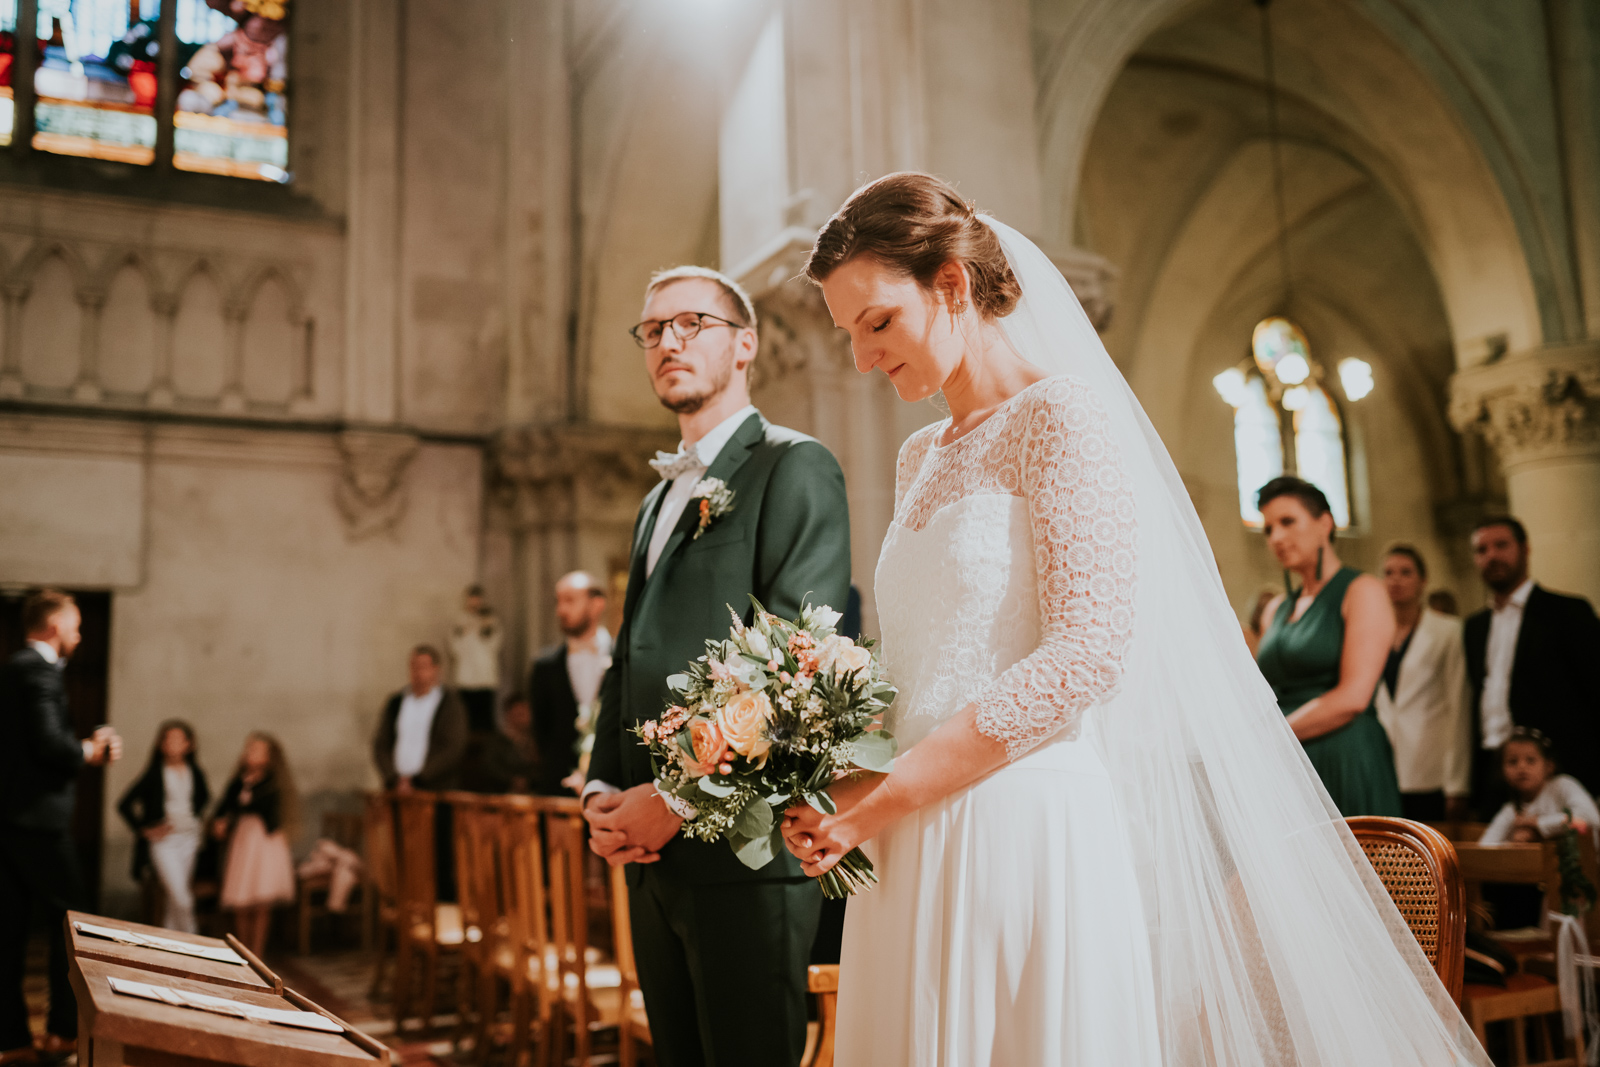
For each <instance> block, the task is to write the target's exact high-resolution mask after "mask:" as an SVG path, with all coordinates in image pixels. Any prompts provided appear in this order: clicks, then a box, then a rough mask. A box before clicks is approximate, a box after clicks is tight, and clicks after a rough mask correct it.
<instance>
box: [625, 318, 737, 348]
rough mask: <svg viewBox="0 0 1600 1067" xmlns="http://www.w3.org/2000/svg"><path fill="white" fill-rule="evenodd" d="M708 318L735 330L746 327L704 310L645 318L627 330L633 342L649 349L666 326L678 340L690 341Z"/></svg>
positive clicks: (714, 322)
mask: <svg viewBox="0 0 1600 1067" xmlns="http://www.w3.org/2000/svg"><path fill="white" fill-rule="evenodd" d="M707 319H710V320H711V321H710V323H709V325H711V326H731V327H733V328H734V329H735V330H744V329H748V327H747V326H745V324H744V323H742V322H734V321H732V320H731V319H725V318H723V317H722V316H720V315H713V314H711V313H710V312H706V311H682V312H679V313H678V314H676V315H674V316H672V318H670V319H645V320H644V321H643V322H641V323H639V325H637V326H635V327H633V328H632V329H630V330H629V331H628V333H629V334H630V335H632V337H633V342H634V344H636V345H638V346H639V347H640V348H643V349H646V350H649V349H652V348H654V347H655V346H656V345H659V344H660V343H661V338H662V337H663V336H664V335H665V333H666V329H667V327H668V326H671V327H672V332H673V333H675V334H677V335H678V340H680V341H692V340H694V339H695V338H696V337H699V336H700V331H701V330H703V329H705V328H706V326H707V325H708V323H707V322H706V320H707Z"/></svg>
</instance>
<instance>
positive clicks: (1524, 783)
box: [1478, 726, 1600, 845]
mask: <svg viewBox="0 0 1600 1067" xmlns="http://www.w3.org/2000/svg"><path fill="white" fill-rule="evenodd" d="M1500 772H1501V774H1502V775H1503V776H1504V777H1505V780H1506V785H1507V787H1509V788H1510V790H1511V794H1512V799H1511V800H1508V801H1506V803H1505V806H1503V807H1502V808H1501V809H1500V811H1499V812H1498V813H1496V815H1495V817H1494V819H1493V820H1492V821H1491V822H1490V823H1489V828H1488V829H1487V830H1485V831H1484V832H1483V836H1482V837H1480V838H1478V843H1479V844H1480V845H1503V844H1505V843H1507V842H1508V841H1542V840H1544V839H1545V838H1547V837H1556V836H1558V835H1560V834H1561V833H1563V832H1565V831H1566V829H1567V828H1568V827H1571V828H1572V829H1574V830H1576V831H1578V833H1580V834H1588V835H1590V836H1591V837H1595V836H1596V835H1597V832H1600V808H1596V806H1595V802H1594V797H1592V796H1590V795H1589V791H1588V790H1587V789H1585V788H1584V787H1583V783H1582V782H1580V781H1578V780H1577V779H1576V778H1574V777H1572V775H1570V774H1557V773H1556V761H1555V756H1554V755H1553V754H1552V752H1551V745H1550V739H1549V738H1547V737H1545V735H1544V734H1542V733H1540V732H1539V731H1538V730H1533V729H1529V728H1528V727H1526V726H1518V727H1515V728H1514V729H1512V731H1511V740H1509V741H1507V742H1506V743H1505V744H1503V745H1501V746H1500ZM1595 843H1596V844H1597V845H1600V839H1597V840H1596V842H1595Z"/></svg>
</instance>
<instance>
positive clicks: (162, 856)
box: [117, 719, 211, 934]
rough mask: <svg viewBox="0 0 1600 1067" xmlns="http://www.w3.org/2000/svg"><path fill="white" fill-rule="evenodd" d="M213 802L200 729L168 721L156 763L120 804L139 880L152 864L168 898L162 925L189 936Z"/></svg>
mask: <svg viewBox="0 0 1600 1067" xmlns="http://www.w3.org/2000/svg"><path fill="white" fill-rule="evenodd" d="M209 803H211V790H210V788H209V786H208V785H207V784H206V774H205V772H204V771H202V770H201V769H200V764H199V763H198V762H196V757H195V742H194V727H192V726H190V725H189V724H188V723H186V722H184V721H183V720H182V719H168V720H167V721H166V722H164V723H162V724H161V726H160V728H159V729H157V730H156V743H155V746H154V747H153V748H152V749H151V751H150V762H149V763H148V764H147V765H146V766H145V769H144V773H143V774H142V775H140V776H139V779H138V781H136V782H134V783H133V784H132V785H130V786H129V787H128V791H127V792H126V793H124V794H122V799H121V800H120V801H118V803H117V812H118V813H119V814H120V815H121V816H122V819H123V821H124V822H126V823H127V824H128V828H129V829H130V830H132V831H133V837H134V844H133V880H134V881H135V882H138V881H141V880H143V878H144V876H145V873H146V872H147V871H149V870H150V869H151V868H152V867H153V868H154V869H155V873H156V878H157V879H158V880H159V881H160V882H161V892H162V896H163V898H164V905H163V912H162V918H161V925H162V926H165V927H166V928H167V929H169V930H181V931H183V932H184V933H186V934H192V933H195V932H196V931H197V927H196V925H195V918H194V884H193V883H194V861H195V857H196V856H197V855H199V852H200V837H201V833H200V829H201V827H200V816H201V815H203V814H204V813H205V810H206V805H207V804H209Z"/></svg>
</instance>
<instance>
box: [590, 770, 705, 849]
mask: <svg viewBox="0 0 1600 1067" xmlns="http://www.w3.org/2000/svg"><path fill="white" fill-rule="evenodd" d="M583 817H584V819H585V820H586V821H587V822H588V823H589V831H590V832H589V847H590V848H591V849H593V850H594V852H595V854H596V855H598V856H600V857H601V858H602V859H604V860H605V861H606V862H607V863H609V864H611V866H613V867H617V866H620V865H622V864H624V863H654V862H656V861H657V860H659V859H660V858H661V849H662V847H663V846H665V845H666V843H667V842H668V841H671V840H672V839H673V837H675V836H676V835H677V833H678V828H679V827H680V826H682V825H683V818H682V816H679V815H675V814H674V813H673V812H672V811H670V810H669V809H668V808H667V805H666V803H665V802H664V801H663V800H662V799H661V795H660V793H659V791H658V790H657V789H656V787H655V784H654V783H653V782H647V783H645V784H643V785H636V786H634V787H633V788H632V789H624V790H622V791H621V792H617V793H592V794H590V795H589V796H587V797H585V798H584V805H583Z"/></svg>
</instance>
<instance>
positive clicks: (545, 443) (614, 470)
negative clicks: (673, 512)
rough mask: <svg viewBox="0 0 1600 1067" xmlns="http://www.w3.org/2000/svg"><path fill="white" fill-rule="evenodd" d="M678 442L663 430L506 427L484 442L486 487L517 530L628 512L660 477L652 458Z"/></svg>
mask: <svg viewBox="0 0 1600 1067" xmlns="http://www.w3.org/2000/svg"><path fill="white" fill-rule="evenodd" d="M677 443H678V442H677V436H676V435H675V434H673V433H671V432H670V431H661V430H644V429H637V428H634V427H624V426H593V425H575V426H544V427H541V426H524V427H513V428H511V429H507V430H503V431H502V432H501V433H500V434H499V435H498V436H497V437H496V438H495V440H494V442H493V444H492V445H491V446H490V463H489V469H490V479H491V485H492V489H493V492H494V494H495V497H496V499H497V500H498V501H499V502H500V504H501V505H502V506H503V507H505V508H506V509H507V510H508V511H509V512H510V513H511V517H512V523H513V525H514V526H516V527H518V528H521V529H528V528H532V527H540V526H555V525H565V524H569V523H571V522H573V521H575V520H576V518H577V517H578V515H579V513H580V512H584V511H589V510H594V509H602V510H607V511H610V510H620V511H622V512H625V513H627V514H631V513H632V511H633V509H634V508H635V507H636V506H637V504H638V502H639V500H640V498H642V497H643V496H644V494H645V493H647V492H649V491H650V488H651V487H652V486H653V485H655V483H656V482H657V481H658V480H659V479H658V477H657V475H656V472H655V471H654V470H653V469H652V468H651V466H650V460H651V458H652V457H654V456H655V454H656V452H657V450H669V449H673V448H676V447H677Z"/></svg>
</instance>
